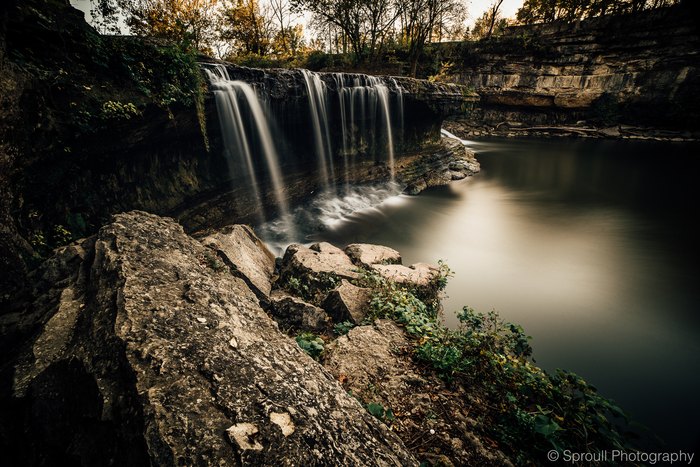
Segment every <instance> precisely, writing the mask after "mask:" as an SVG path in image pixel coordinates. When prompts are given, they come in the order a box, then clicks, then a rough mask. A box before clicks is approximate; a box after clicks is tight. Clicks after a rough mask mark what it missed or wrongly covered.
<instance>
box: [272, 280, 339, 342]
mask: <svg viewBox="0 0 700 467" xmlns="http://www.w3.org/2000/svg"><path fill="white" fill-rule="evenodd" d="M268 313H269V314H270V315H271V316H272V318H273V319H274V320H275V321H277V323H278V324H279V325H280V328H281V329H282V330H284V331H293V332H298V331H310V332H316V333H322V332H326V331H328V330H329V329H330V327H331V321H330V318H329V316H328V315H327V314H326V312H325V311H323V309H322V308H319V307H317V306H315V305H312V304H311V303H307V302H305V301H304V300H302V299H300V298H297V297H293V296H291V295H289V294H287V293H285V292H282V291H279V290H275V291H274V292H273V293H272V295H271V296H270V305H269V307H268Z"/></svg>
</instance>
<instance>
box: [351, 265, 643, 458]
mask: <svg viewBox="0 0 700 467" xmlns="http://www.w3.org/2000/svg"><path fill="white" fill-rule="evenodd" d="M441 268H442V273H441V275H440V278H439V280H436V282H435V284H434V286H435V287H436V290H442V289H443V288H444V287H445V286H446V284H447V279H448V277H449V276H450V275H451V272H450V271H449V268H447V267H446V265H444V263H441ZM360 282H361V283H362V285H364V286H369V287H372V289H373V296H372V300H371V303H370V312H369V314H368V320H370V321H372V320H374V319H376V318H391V319H394V320H396V321H397V322H399V323H400V324H402V325H403V326H404V327H405V329H406V331H407V332H408V334H409V335H410V336H411V337H412V339H413V341H414V356H415V358H416V359H417V361H419V362H422V363H423V364H425V365H426V369H427V370H428V371H433V372H435V374H436V375H438V376H439V377H440V378H442V379H443V380H444V381H445V382H446V383H448V384H450V385H461V386H463V387H468V388H469V392H470V393H471V394H472V395H473V397H474V398H475V399H477V400H480V401H481V403H479V404H477V406H479V407H480V413H479V414H478V415H477V414H476V413H475V416H476V418H477V421H478V422H479V427H481V429H482V430H483V434H484V435H485V436H487V437H489V438H490V439H493V440H496V441H497V442H498V443H499V448H500V449H501V450H503V451H504V452H505V453H506V454H507V455H509V456H510V457H511V458H512V459H514V460H515V461H516V463H518V464H527V463H529V462H533V459H534V461H535V463H539V462H546V457H545V456H546V453H547V452H548V451H549V450H551V449H555V450H558V451H560V452H563V450H566V449H569V450H571V451H573V452H592V453H594V452H602V451H605V450H610V449H629V448H633V447H634V446H633V445H632V444H631V440H632V437H631V435H630V433H629V432H628V431H627V430H628V428H627V427H628V425H629V422H628V420H627V417H626V416H625V414H624V413H623V412H622V410H620V408H619V407H617V406H616V405H615V404H614V403H613V402H611V401H610V400H608V399H606V398H605V397H603V396H601V395H599V394H598V393H597V391H596V389H595V388H594V387H592V386H590V385H589V384H587V383H586V382H585V381H584V380H583V379H582V378H581V377H579V376H577V375H575V374H573V373H570V372H566V371H561V370H558V371H557V372H555V373H554V374H549V373H547V372H545V371H544V370H542V369H540V368H538V367H537V366H536V365H535V364H534V362H533V361H532V360H531V358H530V357H531V355H532V348H531V347H530V344H529V339H530V337H529V336H527V335H525V333H524V331H523V328H522V327H521V326H519V325H516V324H513V323H508V322H504V321H503V320H501V319H500V318H499V316H498V314H497V313H496V312H495V311H491V312H489V313H487V314H482V313H477V312H475V311H474V310H473V309H471V308H469V307H464V308H463V309H462V311H461V312H460V313H459V314H458V318H459V321H460V326H459V327H458V328H457V329H449V328H446V327H445V326H444V325H442V324H441V323H440V321H439V317H438V311H439V303H435V302H433V303H425V302H423V301H421V300H420V299H419V298H418V297H417V296H416V291H415V290H410V289H408V288H405V287H402V286H399V285H397V284H395V283H393V282H390V281H386V280H385V279H383V278H381V277H379V276H378V275H376V274H374V273H371V272H366V273H365V275H364V276H363V278H362V279H361V280H360ZM373 410H375V411H376V412H377V413H379V409H378V408H377V407H374V408H373Z"/></svg>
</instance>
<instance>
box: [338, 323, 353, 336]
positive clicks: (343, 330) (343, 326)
mask: <svg viewBox="0 0 700 467" xmlns="http://www.w3.org/2000/svg"><path fill="white" fill-rule="evenodd" d="M354 327H355V323H352V322H350V321H343V322H342V323H338V324H336V325H335V326H333V332H335V333H336V334H337V335H339V336H344V335H345V334H347V333H349V332H350V330H351V329H352V328H354Z"/></svg>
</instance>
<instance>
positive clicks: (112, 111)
mask: <svg viewBox="0 0 700 467" xmlns="http://www.w3.org/2000/svg"><path fill="white" fill-rule="evenodd" d="M139 115H141V112H140V111H139V109H138V108H136V106H135V105H134V104H132V103H131V102H127V103H126V104H124V103H121V102H115V101H107V102H105V103H104V104H102V118H103V119H104V120H129V119H131V117H137V116H139Z"/></svg>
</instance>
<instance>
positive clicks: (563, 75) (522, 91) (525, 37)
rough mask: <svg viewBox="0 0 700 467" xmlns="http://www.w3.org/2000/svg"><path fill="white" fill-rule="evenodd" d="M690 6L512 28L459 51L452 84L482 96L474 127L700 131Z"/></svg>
mask: <svg viewBox="0 0 700 467" xmlns="http://www.w3.org/2000/svg"><path fill="white" fill-rule="evenodd" d="M690 4H691V2H686V3H685V4H684V5H679V6H677V7H673V8H663V9H659V10H652V11H647V12H642V13H639V14H634V15H624V16H610V17H600V18H592V19H588V20H584V21H580V22H576V23H563V22H555V23H551V24H541V25H532V26H518V27H511V28H508V29H507V31H506V34H505V35H504V36H502V37H500V38H497V39H493V40H491V41H481V42H477V43H474V44H471V45H463V46H460V47H461V48H460V50H459V51H458V52H455V54H456V58H455V64H456V66H455V74H454V75H453V76H452V79H453V80H454V81H455V82H458V83H460V84H464V85H466V86H469V87H471V88H472V89H474V90H476V91H477V92H478V93H479V94H480V96H481V101H480V105H479V108H478V109H477V110H476V112H474V113H473V114H472V115H471V117H470V118H472V119H474V120H475V121H481V122H486V123H493V124H497V123H500V122H503V121H521V122H524V123H527V124H556V123H567V122H575V121H577V120H580V119H587V120H590V121H593V122H594V123H599V124H602V125H609V124H613V123H618V122H621V123H629V124H640V125H649V126H655V127H660V128H664V127H665V128H673V129H698V128H700V55H699V54H700V33H699V31H698V27H697V22H696V18H697V16H695V14H694V13H695V12H694V9H693V7H691V5H690Z"/></svg>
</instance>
